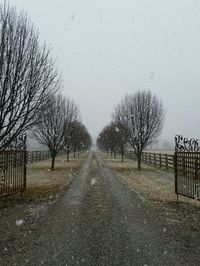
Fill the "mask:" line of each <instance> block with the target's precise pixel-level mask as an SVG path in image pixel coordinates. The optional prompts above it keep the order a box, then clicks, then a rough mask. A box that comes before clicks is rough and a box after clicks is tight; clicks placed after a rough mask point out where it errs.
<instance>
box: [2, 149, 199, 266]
mask: <svg viewBox="0 0 200 266" xmlns="http://www.w3.org/2000/svg"><path fill="white" fill-rule="evenodd" d="M160 212H161V210H158V208H154V206H153V205H152V203H149V202H146V201H145V199H144V198H142V196H140V195H139V194H138V193H136V192H134V191H132V190H130V189H129V188H128V186H126V185H125V184H123V183H122V182H121V181H120V179H119V178H118V177H117V176H116V175H115V174H114V172H113V171H112V170H111V169H109V168H108V167H107V166H106V165H105V163H104V162H103V160H102V158H101V157H100V155H99V154H98V153H96V152H91V153H90V154H89V156H88V158H87V160H86V161H85V163H84V164H83V167H82V169H81V171H80V173H79V175H78V176H77V177H76V178H75V180H74V181H73V182H72V183H71V184H70V186H69V187H68V188H67V190H66V191H65V192H64V194H63V196H62V197H60V198H59V199H58V200H57V201H55V202H49V203H46V204H43V205H42V204H40V205H21V206H18V207H16V208H8V209H4V210H1V212H0V228H1V229H0V238H1V242H0V265H2V266H3V265H86V266H90V265H94V266H96V265H108V266H109V265H111V266H112V265H121V266H123V265H142V266H144V265H146V266H147V265H148V266H149V265H200V256H199V255H200V240H199V231H198V230H193V231H190V230H186V229H185V228H184V227H183V226H180V225H179V223H170V222H167V220H166V219H165V217H164V212H162V213H163V215H160ZM174 220H176V217H174Z"/></svg>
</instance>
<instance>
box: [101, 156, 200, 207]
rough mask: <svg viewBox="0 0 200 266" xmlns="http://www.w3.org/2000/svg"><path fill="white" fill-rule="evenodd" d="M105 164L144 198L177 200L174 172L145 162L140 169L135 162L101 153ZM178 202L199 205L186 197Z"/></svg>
mask: <svg viewBox="0 0 200 266" xmlns="http://www.w3.org/2000/svg"><path fill="white" fill-rule="evenodd" d="M103 158H104V160H105V162H106V163H107V165H108V166H109V167H110V168H111V169H113V170H114V171H116V172H117V173H118V175H119V177H120V178H121V180H122V182H123V183H126V184H127V185H128V186H129V187H130V188H132V189H134V190H135V191H137V192H140V193H142V196H144V197H145V198H146V199H149V200H152V201H155V202H167V203H170V204H173V203H175V202H176V201H177V196H176V194H175V188H174V173H173V171H166V170H162V169H160V168H156V167H152V166H150V165H147V164H143V165H142V171H138V170H137V162H136V161H133V160H130V159H125V161H124V162H123V163H122V162H121V160H120V158H117V159H113V158H111V157H110V156H108V155H105V154H103ZM179 201H180V203H183V204H186V205H188V204H189V205H192V206H193V207H200V202H199V201H197V200H193V199H189V198H186V197H181V196H180V197H179Z"/></svg>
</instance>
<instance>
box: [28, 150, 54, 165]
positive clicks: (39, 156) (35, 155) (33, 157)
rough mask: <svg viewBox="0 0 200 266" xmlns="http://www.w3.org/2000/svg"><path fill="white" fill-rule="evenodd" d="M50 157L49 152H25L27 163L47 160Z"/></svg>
mask: <svg viewBox="0 0 200 266" xmlns="http://www.w3.org/2000/svg"><path fill="white" fill-rule="evenodd" d="M50 157H51V154H50V151H49V150H41V151H28V152H27V163H28V164H31V163H36V162H39V161H43V160H47V159H49V158H50Z"/></svg>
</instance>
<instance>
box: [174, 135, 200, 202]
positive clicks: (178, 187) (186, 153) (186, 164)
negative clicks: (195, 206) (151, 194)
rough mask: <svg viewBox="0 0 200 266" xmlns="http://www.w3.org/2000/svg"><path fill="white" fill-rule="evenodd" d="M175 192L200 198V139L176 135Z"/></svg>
mask: <svg viewBox="0 0 200 266" xmlns="http://www.w3.org/2000/svg"><path fill="white" fill-rule="evenodd" d="M175 193H176V194H177V195H182V196H186V197H189V198H193V199H197V200H200V147H199V143H198V140H195V139H187V138H183V136H176V137H175Z"/></svg>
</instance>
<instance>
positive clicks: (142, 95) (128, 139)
mask: <svg viewBox="0 0 200 266" xmlns="http://www.w3.org/2000/svg"><path fill="white" fill-rule="evenodd" d="M164 117H165V111H164V108H163V104H162V101H161V100H159V99H158V98H157V97H156V95H153V94H152V93H151V92H150V91H145V90H144V91H138V92H136V93H135V94H132V95H126V96H125V97H124V98H123V99H122V101H121V102H120V103H119V104H118V105H117V106H116V108H115V110H114V113H113V121H112V122H111V123H110V124H109V125H107V126H106V127H105V128H104V129H103V130H102V131H101V133H100V134H99V136H98V138H97V145H98V147H99V148H100V149H103V150H106V151H107V152H108V151H110V153H111V155H112V154H114V155H115V156H116V151H119V152H120V153H121V155H122V161H123V157H124V151H125V147H126V145H127V144H128V145H129V146H130V147H132V149H133V150H134V152H135V155H136V157H137V161H138V169H139V170H141V156H142V151H143V150H144V149H145V148H147V147H148V146H149V145H151V144H153V143H154V142H155V141H156V140H157V138H158V136H159V135H160V133H161V130H162V127H163V123H164Z"/></svg>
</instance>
